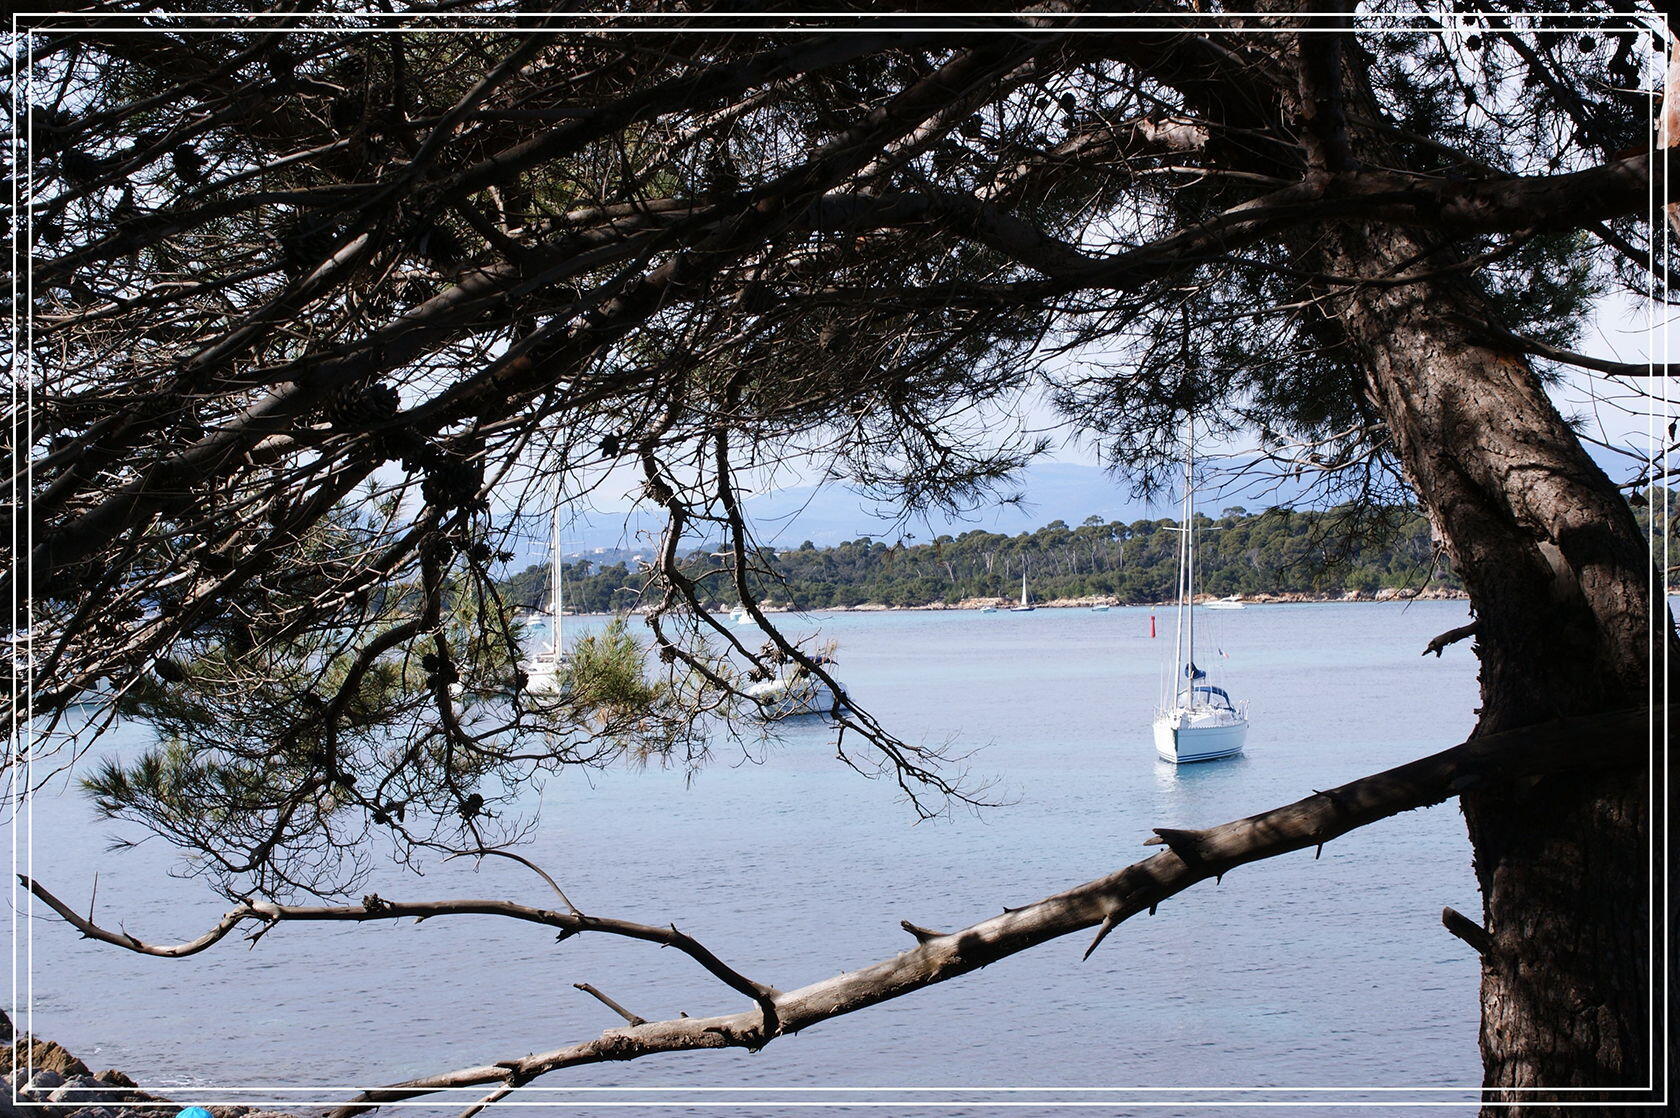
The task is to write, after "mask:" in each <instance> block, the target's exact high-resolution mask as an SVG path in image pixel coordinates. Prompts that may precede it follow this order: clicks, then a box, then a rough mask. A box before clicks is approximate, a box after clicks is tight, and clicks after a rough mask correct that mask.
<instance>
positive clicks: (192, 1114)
mask: <svg viewBox="0 0 1680 1118" xmlns="http://www.w3.org/2000/svg"><path fill="white" fill-rule="evenodd" d="M175 1118H214V1116H213V1115H212V1114H211V1113H210V1112H209V1111H208V1110H205V1109H204V1108H203V1107H202V1106H189V1107H187V1108H185V1109H184V1110H182V1111H181V1113H179V1114H177V1115H175Z"/></svg>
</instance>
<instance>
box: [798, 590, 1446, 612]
mask: <svg viewBox="0 0 1680 1118" xmlns="http://www.w3.org/2000/svg"><path fill="white" fill-rule="evenodd" d="M1467 597H1468V595H1466V594H1465V593H1464V592H1463V591H1462V590H1446V589H1442V588H1440V587H1435V586H1431V587H1427V588H1425V589H1423V590H1399V589H1395V588H1392V587H1385V588H1384V589H1382V590H1378V591H1377V592H1376V593H1374V594H1372V593H1367V592H1366V591H1363V590H1348V591H1344V592H1343V593H1340V594H1302V593H1285V594H1244V595H1243V596H1242V601H1243V604H1244V605H1250V606H1259V605H1277V604H1290V605H1294V604H1300V603H1309V602H1404V601H1429V602H1440V601H1461V600H1464V599H1466V598H1467ZM1196 600H1197V601H1198V602H1211V601H1215V600H1216V598H1215V596H1214V595H1212V594H1201V595H1198V596H1197V598H1196ZM1014 604H1015V599H1014V598H964V599H963V600H962V601H960V602H930V603H928V604H927V605H920V606H885V605H881V604H880V603H878V602H865V603H863V604H862V605H856V606H825V607H824V608H822V609H821V610H817V611H814V612H819V613H886V612H888V611H894V610H905V611H913V610H953V609H983V608H985V607H986V606H992V607H994V608H996V609H1007V608H1008V607H1010V606H1012V605H1014ZM1176 604H1177V603H1175V602H1119V601H1116V600H1115V599H1113V598H1103V597H1088V598H1052V599H1050V600H1049V601H1043V602H1034V603H1033V605H1034V606H1035V607H1037V608H1038V609H1089V608H1090V607H1092V606H1113V607H1115V608H1117V609H1118V608H1124V607H1127V606H1148V607H1151V608H1155V609H1163V608H1166V607H1168V606H1172V605H1176ZM765 612H766V613H782V612H785V610H784V608H783V607H775V606H772V607H768V608H766V610H765Z"/></svg>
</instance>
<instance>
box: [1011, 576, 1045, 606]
mask: <svg viewBox="0 0 1680 1118" xmlns="http://www.w3.org/2000/svg"><path fill="white" fill-rule="evenodd" d="M1037 608H1038V607H1037V606H1035V605H1033V604H1032V602H1031V601H1029V600H1028V599H1027V572H1026V568H1024V567H1023V568H1022V569H1021V604H1020V605H1018V606H1010V607H1009V612H1010V613H1031V612H1032V611H1033V610H1035V609H1037Z"/></svg>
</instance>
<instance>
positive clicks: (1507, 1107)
mask: <svg viewBox="0 0 1680 1118" xmlns="http://www.w3.org/2000/svg"><path fill="white" fill-rule="evenodd" d="M1343 73H1344V74H1345V75H1348V80H1350V81H1359V80H1360V76H1359V75H1358V74H1357V72H1355V71H1353V70H1344V71H1343ZM1358 92H1360V93H1362V94H1363V95H1364V96H1363V97H1362V100H1366V101H1367V103H1368V99H1369V90H1368V89H1363V90H1359V91H1358ZM1361 146H1362V145H1360V144H1359V142H1358V141H1357V138H1356V142H1355V145H1354V147H1355V150H1356V151H1359V150H1360V148H1361ZM1363 147H1364V151H1363V154H1365V155H1367V156H1370V157H1372V158H1373V160H1374V159H1375V157H1376V155H1377V151H1376V150H1375V148H1376V145H1374V144H1370V143H1366V144H1365V145H1363ZM1435 247H1436V246H1435V245H1434V244H1432V243H1431V242H1430V241H1429V239H1428V238H1427V236H1426V235H1423V234H1420V233H1418V232H1415V231H1412V230H1408V229H1405V228H1402V227H1396V226H1393V225H1378V224H1374V223H1360V224H1352V223H1349V224H1342V225H1338V226H1333V227H1331V228H1330V229H1328V230H1326V231H1325V236H1324V238H1323V239H1322V240H1321V241H1320V242H1319V251H1320V252H1321V253H1322V256H1321V260H1322V262H1323V268H1324V271H1325V272H1328V273H1331V274H1334V275H1338V276H1340V277H1344V278H1358V279H1367V280H1379V279H1386V278H1388V277H1392V276H1394V275H1397V274H1408V273H1415V272H1418V271H1421V270H1423V269H1424V268H1427V267H1429V266H1431V264H1432V263H1438V262H1440V261H1441V260H1442V257H1441V256H1440V255H1439V254H1438V253H1437V254H1432V252H1431V250H1433V249H1434V248H1435ZM1320 295H1321V297H1324V298H1326V299H1328V300H1329V301H1330V302H1331V305H1332V306H1333V307H1334V310H1335V314H1336V316H1337V319H1338V321H1339V322H1340V324H1341V328H1342V330H1343V332H1344V333H1345V336H1346V338H1347V339H1348V341H1349V343H1350V344H1351V345H1352V346H1353V348H1354V350H1355V351H1356V352H1357V353H1358V354H1359V358H1360V360H1361V362H1362V364H1363V366H1364V369H1365V372H1366V378H1367V381H1366V391H1367V393H1368V395H1369V398H1370V400H1371V401H1372V403H1373V404H1374V405H1375V407H1376V408H1377V409H1378V410H1379V411H1380V413H1381V414H1382V416H1383V417H1384V419H1385V420H1386V421H1387V425H1388V428H1389V431H1390V433H1391V436H1392V439H1393V443H1394V449H1395V451H1396V453H1397V455H1398V456H1399V459H1400V461H1401V463H1402V465H1403V468H1404V470H1405V472H1406V475H1407V479H1408V481H1409V482H1410V483H1411V485H1412V487H1413V488H1414V489H1415V491H1416V492H1417V494H1418V496H1419V498H1420V499H1421V501H1422V502H1423V504H1424V506H1425V507H1426V509H1427V510H1428V513H1429V515H1430V518H1431V520H1432V521H1433V523H1434V524H1435V525H1436V527H1437V529H1438V530H1439V532H1440V534H1441V536H1442V538H1443V540H1444V541H1445V545H1446V549H1447V552H1448V554H1449V556H1450V558H1451V559H1452V562H1453V566H1454V569H1455V570H1456V571H1457V572H1458V573H1459V575H1460V577H1462V578H1463V580H1464V582H1465V585H1466V587H1467V588H1468V590H1469V592H1470V598H1471V603H1472V605H1473V607H1474V609H1475V612H1476V616H1477V619H1478V631H1477V634H1476V635H1477V649H1478V652H1479V655H1480V659H1481V692H1482V707H1481V709H1480V712H1479V713H1480V719H1479V722H1478V725H1477V733H1479V734H1487V733H1495V732H1499V731H1502V730H1509V729H1513V728H1516V727H1520V726H1526V725H1531V724H1534V723H1537V722H1543V721H1547V720H1550V719H1554V718H1559V717H1567V716H1578V715H1583V714H1591V713H1593V712H1598V711H1607V710H1610V709H1613V708H1616V707H1618V706H1626V705H1629V704H1632V703H1644V702H1646V701H1647V695H1648V691H1649V688H1650V687H1651V685H1652V682H1653V681H1652V678H1651V668H1650V665H1651V664H1652V662H1653V660H1652V656H1653V654H1655V655H1656V656H1657V657H1658V659H1657V660H1656V662H1657V663H1661V659H1660V657H1661V654H1662V652H1663V647H1662V646H1663V643H1664V642H1665V641H1666V642H1667V643H1668V645H1669V649H1670V651H1672V650H1673V648H1674V643H1673V642H1674V635H1673V631H1672V626H1669V625H1664V626H1657V625H1654V624H1653V622H1652V618H1653V617H1654V616H1657V613H1656V609H1657V608H1661V607H1664V606H1665V603H1664V602H1663V600H1662V599H1661V597H1660V596H1658V597H1656V598H1655V600H1654V599H1653V595H1654V594H1655V593H1656V588H1657V587H1659V586H1660V585H1661V582H1660V581H1658V580H1656V579H1655V578H1654V577H1653V568H1652V562H1651V557H1650V552H1649V548H1648V546H1647V544H1646V542H1645V540H1644V539H1643V538H1642V537H1641V534H1640V530H1639V528H1638V525H1637V524H1636V522H1635V521H1634V519H1633V516H1632V513H1631V512H1630V511H1629V509H1628V506H1627V503H1626V501H1625V500H1623V499H1622V496H1621V494H1620V493H1619V492H1618V491H1617V489H1616V487H1615V486H1614V484H1612V483H1611V481H1610V480H1609V479H1608V478H1607V477H1606V476H1605V474H1604V472H1603V471H1602V470H1600V469H1599V468H1598V466H1597V465H1596V464H1595V463H1594V462H1593V461H1592V460H1591V459H1590V458H1589V457H1588V456H1587V454H1586V452H1585V451H1584V450H1583V449H1582V446H1581V443H1580V441H1579V440H1578V439H1577V438H1576V437H1575V435H1574V434H1573V433H1572V432H1571V431H1570V429H1569V427H1568V425H1567V424H1566V423H1565V421H1564V419H1563V417H1562V416H1561V415H1560V414H1559V413H1558V410H1557V408H1556V407H1554V406H1553V404H1552V402H1551V400H1550V399H1549V397H1548V396H1547V394H1546V392H1545V389H1544V388H1543V386H1542V384H1541V382H1540V380H1539V378H1538V377H1537V376H1536V374H1535V371H1534V369H1533V368H1532V367H1531V366H1530V364H1529V363H1528V361H1527V359H1526V358H1525V357H1524V356H1523V355H1522V354H1520V353H1518V352H1516V351H1514V350H1512V349H1508V348H1503V347H1501V346H1499V345H1498V344H1497V343H1489V342H1488V341H1487V339H1488V337H1489V336H1490V335H1489V333H1488V332H1487V331H1486V330H1485V329H1479V328H1478V326H1477V323H1478V322H1481V321H1491V320H1492V318H1493V315H1492V311H1491V310H1490V308H1488V307H1487V306H1486V305H1485V304H1484V303H1483V301H1482V300H1481V299H1480V298H1479V297H1478V295H1477V293H1476V291H1475V289H1474V288H1473V287H1472V286H1471V285H1469V284H1468V283H1465V282H1464V281H1462V280H1461V279H1458V278H1456V277H1454V276H1445V275H1443V276H1437V278H1434V279H1431V280H1428V281H1425V282H1418V283H1411V284H1406V285H1399V286H1394V285H1370V286H1362V287H1355V288H1353V289H1351V291H1350V290H1349V289H1347V288H1345V287H1343V288H1340V289H1339V290H1336V289H1326V290H1323V291H1321V292H1320ZM1664 615H1665V616H1666V610H1665V614H1664ZM1650 800H1651V797H1650V785H1649V784H1648V781H1647V774H1646V773H1644V772H1639V773H1632V774H1625V773H1619V774H1605V775H1600V776H1595V777H1593V778H1591V779H1581V780H1572V779H1561V780H1560V779H1553V778H1544V779H1540V780H1535V781H1521V782H1509V783H1499V784H1490V785H1487V786H1484V787H1472V788H1469V789H1467V790H1466V791H1465V793H1464V795H1463V797H1462V803H1463V806H1464V813H1465V818H1466V820H1467V822H1468V825H1469V831H1470V838H1471V842H1472V845H1473V848H1474V851H1475V862H1476V873H1477V877H1478V880H1479V882H1480V885H1481V889H1482V895H1483V915H1484V920H1485V924H1486V930H1487V932H1488V935H1489V936H1490V948H1489V950H1488V951H1487V952H1486V953H1485V954H1484V956H1483V968H1482V1030H1481V1046H1482V1058H1483V1066H1484V1083H1485V1085H1486V1087H1488V1088H1489V1092H1488V1094H1487V1095H1486V1097H1485V1103H1486V1106H1485V1108H1484V1114H1486V1115H1494V1114H1502V1115H1520V1114H1524V1113H1530V1112H1532V1113H1540V1112H1544V1113H1546V1114H1548V1115H1558V1114H1571V1113H1581V1114H1587V1113H1597V1112H1598V1108H1595V1107H1590V1106H1582V1105H1579V1104H1582V1103H1586V1102H1590V1101H1591V1100H1594V1099H1597V1100H1608V1099H1619V1100H1620V1101H1623V1102H1630V1101H1634V1100H1639V1099H1643V1100H1646V1101H1648V1100H1649V1099H1650V1096H1647V1095H1641V1094H1630V1093H1629V1092H1627V1091H1626V1090H1625V1088H1637V1087H1644V1086H1646V1085H1647V1084H1650V1083H1651V1082H1652V1078H1651V1077H1652V1076H1653V1075H1656V1074H1660V1072H1661V1069H1660V1067H1659V1066H1658V1065H1659V1061H1656V1060H1653V1059H1652V1054H1653V1047H1652V1045H1653V1041H1654V1038H1653V1037H1652V1035H1651V1031H1650V1023H1651V1010H1652V1002H1651V1000H1650V998H1651V990H1652V969H1651V957H1650V946H1651V944H1650V930H1651V929H1650V918H1651V915H1652V914H1651V912H1650V911H1649V905H1648V896H1649V882H1650V880H1651V874H1652V872H1653V866H1652V863H1651V855H1650V848H1649V846H1648V842H1647V840H1648V836H1649V835H1650V834H1651V831H1650V827H1651V826H1652V822H1653V820H1652V813H1651V807H1652V804H1651V802H1650ZM1616 1087H1620V1088H1624V1090H1622V1091H1606V1090H1603V1089H1604V1088H1616ZM1547 1088H1557V1089H1559V1090H1555V1091H1554V1090H1547ZM1595 1088H1596V1089H1598V1090H1591V1089H1595ZM1571 1089H1573V1090H1571Z"/></svg>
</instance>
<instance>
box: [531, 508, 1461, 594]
mask: <svg viewBox="0 0 1680 1118" xmlns="http://www.w3.org/2000/svg"><path fill="white" fill-rule="evenodd" d="M1176 527H1178V522H1177V521H1176V520H1173V519H1169V518H1163V519H1158V520H1137V521H1133V522H1132V523H1130V524H1125V523H1122V522H1120V521H1105V520H1103V519H1102V518H1100V517H1096V516H1092V517H1087V518H1086V519H1085V521H1084V522H1083V523H1081V524H1079V525H1078V526H1077V527H1070V526H1069V525H1068V524H1067V523H1066V522H1065V521H1061V520H1056V521H1052V522H1051V523H1050V524H1047V525H1045V526H1044V527H1042V528H1039V529H1037V530H1036V531H1033V532H1023V533H1021V534H1019V535H1013V536H1011V535H1003V534H1000V533H996V532H987V531H984V530H980V529H976V530H973V531H968V532H964V533H962V534H961V535H956V536H952V535H941V536H938V537H937V538H935V539H934V540H932V541H931V542H911V541H910V540H909V539H901V540H898V541H896V542H893V543H888V542H886V541H883V540H878V539H874V538H872V537H867V536H866V537H862V538H859V539H855V540H848V541H846V542H845V543H841V544H839V545H837V546H834V547H817V546H815V545H814V544H812V543H811V542H810V541H806V542H805V543H803V544H801V545H800V546H799V547H797V548H794V549H789V550H780V551H773V550H769V549H766V550H765V551H763V552H761V553H760V554H759V555H758V556H757V559H758V560H759V562H758V564H757V565H758V566H759V567H760V568H761V569H763V570H765V571H769V570H772V569H773V570H774V571H775V572H776V576H775V577H771V576H768V575H766V576H764V577H763V578H762V579H761V580H760V593H761V596H762V598H763V600H764V601H765V602H767V603H770V604H774V605H783V606H791V607H793V608H796V609H828V608H835V607H847V606H859V605H866V604H875V605H884V606H894V607H905V606H923V605H933V604H939V603H946V604H954V603H957V602H960V601H963V600H966V599H974V598H1014V597H1016V596H1018V595H1019V594H1020V589H1021V575H1022V572H1023V571H1024V572H1025V573H1026V575H1027V582H1028V587H1029V589H1030V591H1031V594H1032V597H1033V599H1034V600H1035V601H1048V600H1054V599H1058V598H1087V597H1090V598H1106V599H1111V600H1114V601H1117V602H1121V603H1143V602H1158V601H1164V600H1166V599H1169V598H1171V597H1172V596H1173V594H1174V587H1175V585H1176V580H1177V573H1178V544H1179V534H1178V533H1177V532H1176V531H1172V530H1171V529H1174V528H1176ZM1196 527H1197V536H1196V556H1197V576H1198V578H1197V582H1198V587H1199V589H1200V590H1201V591H1202V592H1205V593H1209V594H1215V595H1219V596H1224V595H1228V594H1238V593H1240V594H1284V593H1296V594H1312V595H1338V596H1339V595H1341V594H1343V593H1346V592H1347V591H1350V590H1356V591H1360V592H1363V593H1368V594H1370V593H1375V592H1376V591H1378V590H1381V589H1384V588H1411V589H1421V588H1423V587H1425V586H1433V587H1446V588H1450V589H1455V590H1456V589H1458V588H1459V583H1458V582H1457V580H1456V579H1455V577H1454V576H1453V574H1452V572H1451V570H1450V569H1449V568H1448V564H1447V562H1446V559H1445V558H1444V557H1443V556H1441V555H1440V554H1439V553H1438V549H1437V548H1436V547H1435V545H1434V543H1433V541H1432V539H1431V535H1430V528H1429V522H1428V520H1427V519H1426V518H1425V517H1424V515H1423V514H1422V512H1421V511H1420V510H1419V509H1417V508H1416V507H1415V506H1404V507H1393V508H1388V509H1383V510H1380V513H1379V515H1377V516H1376V517H1374V518H1373V515H1372V511H1371V510H1370V509H1369V508H1363V509H1359V510H1357V511H1356V510H1355V509H1354V508H1353V507H1351V506H1340V507H1337V508H1332V509H1328V510H1313V511H1296V510H1291V509H1287V508H1271V509H1267V510H1265V511H1264V512H1259V513H1251V512H1249V511H1248V510H1247V509H1244V508H1241V507H1232V508H1227V509H1225V510H1224V511H1223V512H1222V513H1221V515H1220V516H1219V517H1218V519H1214V518H1211V517H1208V516H1204V515H1201V514H1198V515H1197V516H1196ZM708 564H709V565H710V566H712V567H714V568H715V567H717V566H718V565H719V560H718V559H717V558H716V557H714V556H711V555H709V554H707V553H705V552H699V551H697V552H694V553H693V554H691V555H689V556H688V557H687V559H686V560H685V565H686V567H687V569H688V571H689V572H690V573H691V574H698V573H700V572H701V571H703V570H705V569H706V567H707V565H708ZM639 566H640V565H639V564H637V563H635V562H634V561H632V560H629V559H628V558H626V559H621V560H614V561H608V562H605V563H597V562H596V561H593V560H590V559H587V558H578V559H572V560H570V561H568V562H567V563H566V604H567V608H568V609H576V610H578V611H580V612H585V613H611V612H618V611H623V610H628V609H634V608H635V607H636V606H637V605H638V604H640V586H641V583H642V581H643V578H644V577H645V576H644V575H643V573H642V571H641V570H640V569H639ZM700 585H701V586H702V587H704V588H705V589H706V591H707V594H708V595H709V596H707V597H706V598H704V599H703V600H704V601H705V602H706V604H708V605H710V606H713V607H717V608H728V607H732V606H734V605H735V604H736V600H735V595H734V592H733V590H732V589H730V588H729V586H728V584H727V582H726V580H725V579H724V578H723V577H722V576H721V575H719V576H717V577H713V578H703V579H701V582H700ZM503 592H504V595H505V597H506V600H507V601H509V602H510V603H512V604H515V605H519V606H526V607H532V608H541V607H542V606H543V605H544V604H546V602H547V600H548V565H547V564H538V565H534V566H531V567H528V568H526V569H525V570H523V571H520V572H519V573H517V574H514V575H512V576H510V577H508V578H507V579H506V580H505V581H504V582H503Z"/></svg>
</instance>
